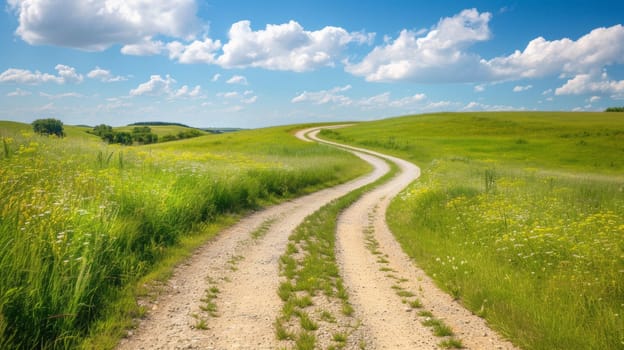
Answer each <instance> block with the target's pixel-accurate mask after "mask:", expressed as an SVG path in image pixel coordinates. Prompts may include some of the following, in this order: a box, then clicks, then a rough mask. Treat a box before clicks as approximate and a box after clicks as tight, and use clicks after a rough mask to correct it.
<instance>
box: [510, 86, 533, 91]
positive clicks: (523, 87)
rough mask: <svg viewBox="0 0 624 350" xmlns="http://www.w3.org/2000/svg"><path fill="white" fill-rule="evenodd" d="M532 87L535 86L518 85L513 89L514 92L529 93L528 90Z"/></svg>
mask: <svg viewBox="0 0 624 350" xmlns="http://www.w3.org/2000/svg"><path fill="white" fill-rule="evenodd" d="M532 87H533V85H516V86H514V88H513V92H522V91H527V90H530V89H531V88H532Z"/></svg>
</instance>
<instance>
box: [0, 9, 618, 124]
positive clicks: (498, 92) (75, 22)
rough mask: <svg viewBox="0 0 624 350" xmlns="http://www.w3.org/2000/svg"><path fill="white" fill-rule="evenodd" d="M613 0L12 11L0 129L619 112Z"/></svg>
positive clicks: (2, 36) (5, 37) (5, 26)
mask: <svg viewBox="0 0 624 350" xmlns="http://www.w3.org/2000/svg"><path fill="white" fill-rule="evenodd" d="M622 13H624V2H622V1H574V0H570V1H526V0H523V1H520V0H516V1H503V0H500V1H395V0H388V1H368V0H366V1H339V0H334V1H324V0H322V1H319V0H317V1H305V2H304V1H262V2H260V1H221V0H220V1H199V0H177V1H170V0H93V1H89V2H86V1H83V0H8V1H7V2H5V3H4V6H3V10H2V11H1V12H0V48H1V51H0V52H2V54H1V55H0V119H2V120H16V121H22V122H31V121H33V120H34V119H38V118H47V117H54V118H58V119H61V120H62V121H63V122H64V123H66V124H88V125H95V124H100V123H106V124H110V125H115V126H117V125H125V124H128V123H132V122H137V121H175V122H181V123H186V124H189V125H192V126H197V127H214V126H222V127H224V126H229V127H245V128H252V127H262V126H269V125H280V124H294V123H302V122H320V121H341V120H372V119H378V118H384V117H390V116H396V115H404V114H410V113H428V112H437V111H480V110H566V111H573V110H590V111H592V110H603V109H604V108H606V107H608V106H622V105H624V26H623V24H624V16H622Z"/></svg>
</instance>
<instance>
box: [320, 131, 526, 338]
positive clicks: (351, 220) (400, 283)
mask: <svg viewBox="0 0 624 350" xmlns="http://www.w3.org/2000/svg"><path fill="white" fill-rule="evenodd" d="M315 135H316V134H314V133H313V134H310V136H311V137H312V138H315V139H316V140H317V141H321V140H318V139H317V138H316V137H315ZM321 142H324V141H321ZM334 145H338V144H334ZM348 148H349V149H351V150H359V151H366V150H363V149H358V148H354V147H348ZM369 153H370V154H373V155H376V156H378V157H381V158H384V159H387V160H389V161H391V162H393V163H395V164H397V165H398V166H399V167H400V169H401V171H400V173H399V174H398V175H397V176H396V177H395V178H393V179H392V180H391V181H389V182H387V183H386V184H384V185H382V186H379V187H377V188H376V189H374V190H373V191H371V192H369V193H367V194H365V195H364V196H363V197H362V198H361V199H360V200H358V201H357V202H356V203H354V204H353V205H352V206H351V207H349V208H348V209H347V210H346V211H345V212H344V213H343V214H342V215H341V216H340V218H339V221H338V227H337V238H336V239H337V242H336V247H337V259H338V262H339V265H340V268H341V273H342V276H343V278H344V281H345V285H346V286H347V289H348V291H349V292H350V301H351V303H352V304H353V306H354V308H355V310H356V315H357V316H358V317H359V318H360V319H361V320H362V323H363V324H364V325H365V326H366V327H367V328H368V329H369V331H370V332H371V333H373V334H372V335H373V337H372V338H373V339H374V343H373V344H369V346H368V347H367V348H372V349H437V348H439V347H438V345H437V344H438V343H440V341H441V340H442V338H439V337H435V336H434V335H433V333H432V331H431V329H430V328H427V327H425V326H423V325H422V324H421V321H422V320H423V319H424V318H423V317H421V316H419V315H418V311H417V310H415V309H412V308H411V307H409V305H407V304H405V303H404V302H403V300H407V301H411V300H414V299H415V298H418V299H419V300H420V301H421V302H422V304H423V309H425V310H428V311H430V312H431V313H432V314H433V316H434V317H435V318H437V319H441V320H443V321H444V323H446V324H447V325H449V326H450V327H451V328H452V329H453V331H454V333H455V337H456V338H458V339H460V340H461V341H462V343H463V345H464V346H465V347H466V348H469V349H515V347H514V346H513V345H512V344H511V343H510V342H508V341H505V340H503V339H501V337H499V336H498V335H497V334H496V333H495V332H493V331H492V330H491V329H490V328H489V327H488V326H487V325H486V323H485V321H484V320H483V319H482V318H480V317H478V316H475V315H473V314H472V313H471V312H469V311H468V310H466V309H465V308H464V307H463V306H461V305H460V304H459V303H457V302H456V301H453V299H452V298H451V297H450V296H449V295H448V294H446V293H444V292H442V291H441V290H440V289H439V288H437V287H436V286H435V284H434V283H433V281H432V280H431V279H430V278H429V277H428V276H427V275H426V274H425V273H424V272H423V271H422V270H421V269H420V268H418V267H417V266H416V265H415V264H414V263H413V262H412V261H411V259H410V258H409V257H408V256H407V255H406V254H405V253H404V252H403V250H402V249H401V247H400V245H399V244H398V242H397V241H396V240H395V239H394V237H393V235H392V233H391V232H390V230H389V228H388V226H387V224H386V221H385V213H386V209H387V207H388V205H389V203H390V200H391V199H392V198H393V197H394V196H396V195H397V194H398V193H399V192H400V191H401V190H402V189H403V188H405V187H406V186H407V185H408V184H409V183H411V182H412V181H414V180H415V179H416V178H418V177H419V176H420V169H419V168H418V167H417V166H415V165H414V164H412V163H409V162H407V161H404V160H402V159H399V158H395V157H390V156H386V155H383V154H380V153H377V152H369ZM371 241H372V242H376V244H378V245H377V246H376V248H375V250H376V251H377V252H376V254H373V252H372V251H371V248H369V247H367V243H368V244H369V245H370V242H371ZM382 270H383V271H382ZM393 286H394V288H393ZM398 288H400V290H401V291H406V292H411V293H413V294H414V296H413V297H405V296H404V297H401V296H399V295H398V294H397V289H398Z"/></svg>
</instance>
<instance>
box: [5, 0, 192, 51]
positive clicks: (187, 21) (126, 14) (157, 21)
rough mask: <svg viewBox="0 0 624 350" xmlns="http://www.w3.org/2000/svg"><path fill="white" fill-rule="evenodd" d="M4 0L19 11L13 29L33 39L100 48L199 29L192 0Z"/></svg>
mask: <svg viewBox="0 0 624 350" xmlns="http://www.w3.org/2000/svg"><path fill="white" fill-rule="evenodd" d="M8 4H9V8H10V9H11V10H12V11H13V12H14V13H15V14H16V15H17V16H18V21H19V26H18V28H17V30H16V34H17V35H18V36H19V37H20V38H22V39H23V40H24V41H26V42H28V43H29V44H32V45H56V46H64V47H73V48H78V49H82V50H88V51H102V50H105V49H107V48H108V47H110V46H112V45H114V44H124V45H133V44H138V43H141V42H144V41H145V40H146V39H145V38H150V37H154V36H159V35H162V36H168V37H174V38H185V39H191V38H192V37H193V36H194V35H195V34H196V33H197V31H198V30H199V29H200V25H199V20H198V18H197V16H196V13H197V7H198V6H197V3H196V1H195V0H177V1H169V0H133V1H125V0H90V1H84V0H58V1H49V0H8ZM127 50H130V51H131V49H127Z"/></svg>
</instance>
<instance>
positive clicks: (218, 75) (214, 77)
mask: <svg viewBox="0 0 624 350" xmlns="http://www.w3.org/2000/svg"><path fill="white" fill-rule="evenodd" d="M220 78H221V74H219V73H217V74H215V75H213V76H212V79H210V81H212V82H213V83H214V82H216V81H218V80H219V79H220Z"/></svg>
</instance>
